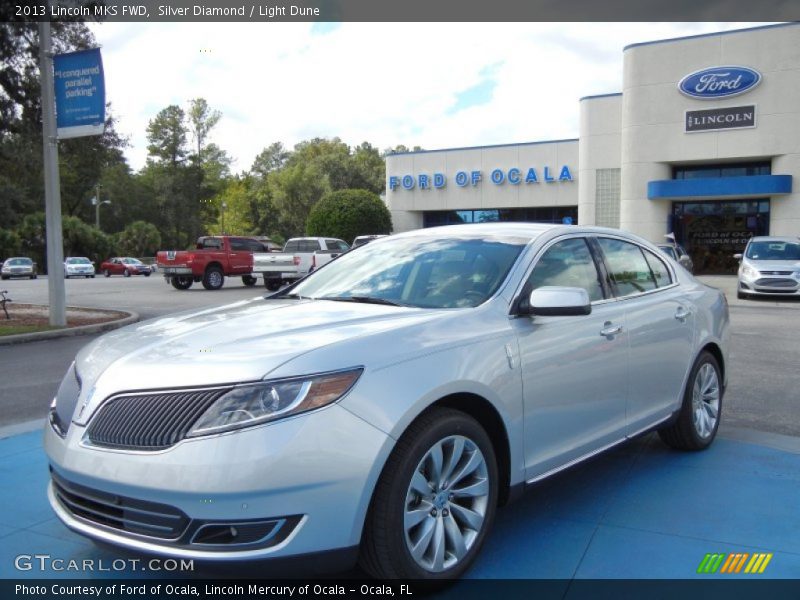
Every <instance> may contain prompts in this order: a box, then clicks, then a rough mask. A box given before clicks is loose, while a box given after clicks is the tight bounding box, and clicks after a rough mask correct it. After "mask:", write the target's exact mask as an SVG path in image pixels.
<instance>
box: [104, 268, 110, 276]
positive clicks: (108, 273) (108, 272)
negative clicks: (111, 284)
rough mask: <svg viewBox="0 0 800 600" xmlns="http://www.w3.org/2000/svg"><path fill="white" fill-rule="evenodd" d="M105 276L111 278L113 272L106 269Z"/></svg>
mask: <svg viewBox="0 0 800 600" xmlns="http://www.w3.org/2000/svg"><path fill="white" fill-rule="evenodd" d="M103 275H105V276H106V277H111V271H109V270H108V269H104V270H103Z"/></svg>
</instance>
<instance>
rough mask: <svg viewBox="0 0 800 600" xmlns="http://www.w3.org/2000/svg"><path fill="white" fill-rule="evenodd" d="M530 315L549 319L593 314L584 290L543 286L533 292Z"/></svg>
mask: <svg viewBox="0 0 800 600" xmlns="http://www.w3.org/2000/svg"><path fill="white" fill-rule="evenodd" d="M528 302H529V307H530V308H529V310H528V313H529V314H531V315H541V316H543V317H544V316H547V317H572V316H577V315H588V314H590V313H591V312H592V303H591V301H590V300H589V294H587V293H586V290H585V289H583V288H573V287H556V286H543V287H540V288H536V289H535V290H533V291H532V292H531V295H530V299H529V300H528Z"/></svg>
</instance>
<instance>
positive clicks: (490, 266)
mask: <svg viewBox="0 0 800 600" xmlns="http://www.w3.org/2000/svg"><path fill="white" fill-rule="evenodd" d="M528 241H529V240H528V239H525V238H519V237H510V236H509V237H493V236H486V237H484V236H468V235H464V236H460V237H447V238H442V237H434V236H415V237H406V238H392V239H387V240H385V241H384V240H377V241H375V242H372V243H370V244H367V245H365V246H363V247H362V248H359V250H358V252H351V253H347V254H343V255H342V256H340V257H339V258H337V259H336V260H335V261H333V262H331V263H330V264H329V265H328V266H326V267H325V268H324V269H321V270H320V271H317V272H315V273H312V274H311V275H309V276H308V277H306V278H305V279H304V280H303V281H302V282H301V283H299V284H298V285H297V287H295V288H294V289H292V292H291V295H293V296H301V297H309V298H315V299H333V300H353V301H356V300H357V301H364V300H367V299H369V300H373V301H378V302H381V303H386V304H398V305H402V306H413V307H420V308H460V307H472V306H478V305H479V304H481V303H482V302H484V301H485V300H487V299H488V298H489V297H491V296H492V294H494V293H495V291H496V290H497V289H498V287H499V286H500V284H501V283H502V282H503V280H504V279H505V278H506V275H507V274H508V272H509V270H510V269H511V267H512V265H513V264H514V262H515V261H516V260H517V257H518V256H519V254H520V252H522V249H523V248H524V247H525V245H526V244H527V242H528Z"/></svg>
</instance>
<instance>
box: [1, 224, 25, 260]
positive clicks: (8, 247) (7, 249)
mask: <svg viewBox="0 0 800 600" xmlns="http://www.w3.org/2000/svg"><path fill="white" fill-rule="evenodd" d="M21 244H22V240H20V239H19V236H18V235H17V234H16V232H14V231H9V230H8V229H0V261H1V260H3V258H8V257H9V256H14V255H15V254H19V249H20V245H21Z"/></svg>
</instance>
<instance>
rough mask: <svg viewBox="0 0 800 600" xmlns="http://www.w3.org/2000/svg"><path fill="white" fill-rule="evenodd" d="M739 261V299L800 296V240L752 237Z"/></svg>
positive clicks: (738, 258)
mask: <svg viewBox="0 0 800 600" xmlns="http://www.w3.org/2000/svg"><path fill="white" fill-rule="evenodd" d="M733 257H734V258H736V259H737V260H739V261H740V262H739V285H738V289H737V292H736V295H737V296H738V297H739V298H747V297H749V296H763V295H781V296H800V239H798V238H791V237H767V236H759V237H752V238H750V240H749V241H748V242H747V246H746V247H745V249H744V254H734V255H733Z"/></svg>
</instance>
